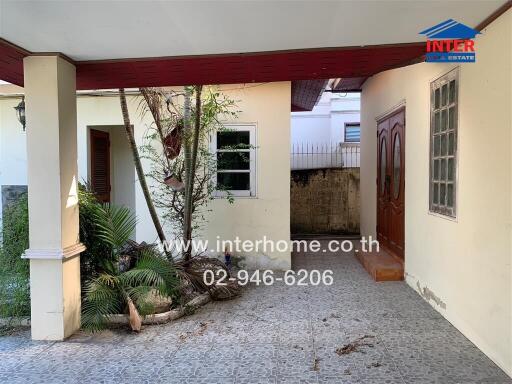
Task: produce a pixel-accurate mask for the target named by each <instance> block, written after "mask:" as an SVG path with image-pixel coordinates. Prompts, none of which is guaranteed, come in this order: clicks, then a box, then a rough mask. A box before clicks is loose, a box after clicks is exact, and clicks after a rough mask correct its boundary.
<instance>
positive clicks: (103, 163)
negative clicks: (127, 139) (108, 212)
mask: <svg viewBox="0 0 512 384" xmlns="http://www.w3.org/2000/svg"><path fill="white" fill-rule="evenodd" d="M90 147H91V156H90V159H91V187H92V190H93V191H94V192H95V193H96V196H97V198H98V200H100V201H102V202H105V203H106V202H110V139H109V134H108V132H103V131H97V130H94V129H91V140H90Z"/></svg>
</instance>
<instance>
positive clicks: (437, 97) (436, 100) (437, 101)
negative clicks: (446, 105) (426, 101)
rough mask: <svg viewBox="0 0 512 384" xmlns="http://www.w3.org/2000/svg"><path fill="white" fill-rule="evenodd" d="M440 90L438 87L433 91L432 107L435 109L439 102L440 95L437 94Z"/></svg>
mask: <svg viewBox="0 0 512 384" xmlns="http://www.w3.org/2000/svg"><path fill="white" fill-rule="evenodd" d="M440 92H441V90H440V89H439V88H437V89H436V91H435V93H434V108H435V109H437V108H439V104H440V102H441V97H440V95H439V93H440Z"/></svg>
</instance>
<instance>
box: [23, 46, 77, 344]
mask: <svg viewBox="0 0 512 384" xmlns="http://www.w3.org/2000/svg"><path fill="white" fill-rule="evenodd" d="M23 67H24V75H25V101H26V119H27V120H26V121H27V158H28V172H27V175H28V209H29V231H30V238H29V240H30V241H29V242H30V248H29V249H27V251H26V252H25V255H24V257H25V258H28V259H30V296H31V323H32V339H35V340H63V339H64V338H66V337H68V336H70V335H72V334H73V332H75V331H76V330H77V329H79V327H80V252H81V251H82V250H83V249H84V247H83V245H82V244H80V240H79V231H78V193H77V183H78V180H77V132H76V130H77V123H76V70H75V66H74V65H73V64H71V63H69V62H68V61H66V60H65V59H63V58H61V57H59V56H56V55H55V56H28V57H26V58H25V59H24V60H23Z"/></svg>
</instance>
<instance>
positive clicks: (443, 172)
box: [441, 159, 446, 180]
mask: <svg viewBox="0 0 512 384" xmlns="http://www.w3.org/2000/svg"><path fill="white" fill-rule="evenodd" d="M441 180H446V159H441Z"/></svg>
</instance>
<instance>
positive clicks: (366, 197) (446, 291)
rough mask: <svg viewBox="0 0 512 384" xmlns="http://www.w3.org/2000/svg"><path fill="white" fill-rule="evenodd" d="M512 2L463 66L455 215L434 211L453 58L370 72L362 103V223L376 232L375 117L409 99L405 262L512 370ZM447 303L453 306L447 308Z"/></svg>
mask: <svg viewBox="0 0 512 384" xmlns="http://www.w3.org/2000/svg"><path fill="white" fill-rule="evenodd" d="M511 25H512V10H509V11H508V12H507V13H505V14H504V15H502V16H501V17H500V18H498V19H497V20H496V21H494V22H493V23H492V24H491V25H489V26H488V27H487V28H486V29H485V30H484V31H482V35H480V36H479V37H478V38H477V39H476V49H477V59H476V63H475V64H461V65H460V67H459V68H460V78H459V79H460V86H459V87H460V88H459V119H460V123H459V138H458V156H459V163H458V193H457V199H458V203H457V219H456V220H449V219H445V218H442V217H439V216H435V215H432V214H429V211H428V201H429V200H428V199H429V197H428V186H429V184H428V180H429V103H430V101H429V83H430V81H431V80H433V79H435V78H437V77H438V76H440V75H443V74H444V73H446V72H448V71H449V70H450V69H451V68H453V67H454V66H453V65H450V64H432V63H422V64H417V65H414V66H409V67H405V68H401V69H396V70H391V71H387V72H384V73H381V74H379V75H377V76H374V77H372V78H371V79H369V80H368V81H367V82H366V83H365V85H364V89H363V93H362V106H361V111H362V114H361V123H362V133H361V147H362V156H361V232H362V234H363V235H375V225H376V197H375V196H376V188H375V179H376V162H377V160H376V122H375V118H376V117H378V116H380V115H382V114H383V113H385V112H387V111H390V110H391V109H392V108H393V107H394V106H396V105H397V104H399V103H400V102H401V101H403V100H405V104H406V134H405V137H406V153H405V154H406V160H405V180H406V181H405V206H406V207H405V212H406V213H405V271H406V280H407V283H408V284H409V285H411V286H412V287H413V288H414V289H417V290H419V289H420V290H423V289H424V288H427V289H428V290H429V291H431V292H432V293H433V294H434V295H435V296H436V297H437V298H438V299H439V300H440V301H441V302H442V303H444V305H439V304H437V303H436V302H435V301H434V300H430V303H431V304H432V306H434V307H435V308H436V309H437V310H438V311H439V312H441V313H442V314H443V316H445V317H446V318H447V319H448V320H449V321H450V322H451V323H452V324H454V325H455V326H456V327H457V328H458V329H459V330H460V331H461V332H462V333H463V334H464V335H466V336H467V337H468V338H469V339H470V340H471V341H473V342H474V343H475V344H476V345H477V346H478V347H479V348H480V349H481V350H482V351H483V352H484V353H486V354H487V355H488V356H489V357H490V358H491V359H492V360H493V361H495V362H496V363H497V364H498V365H499V366H500V367H501V368H503V369H504V370H505V371H506V372H507V373H508V374H509V375H512V351H511V350H512V337H511V333H512V317H511V307H512V294H511V291H512V279H511V259H512V231H511V229H512V158H511V152H512V117H511V108H512V97H511V93H512V78H511V73H512V67H511V58H512V28H511ZM443 306H445V308H443Z"/></svg>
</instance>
